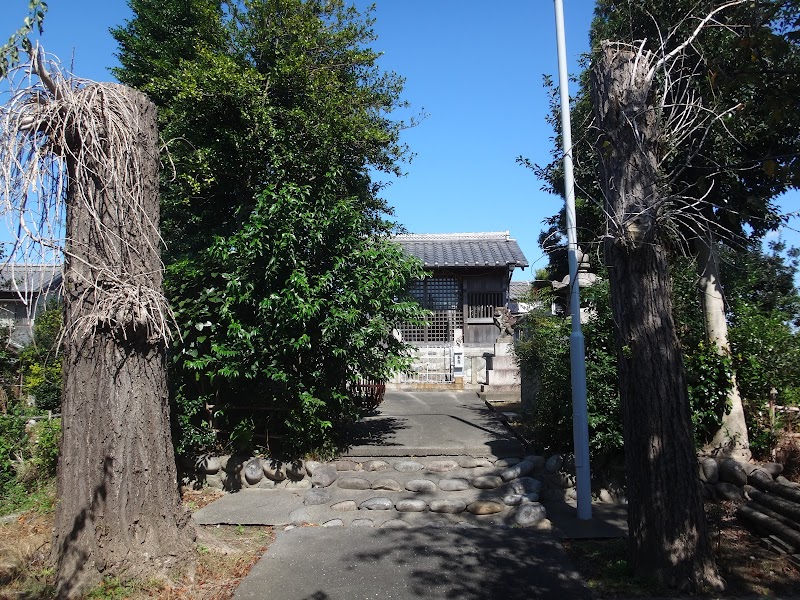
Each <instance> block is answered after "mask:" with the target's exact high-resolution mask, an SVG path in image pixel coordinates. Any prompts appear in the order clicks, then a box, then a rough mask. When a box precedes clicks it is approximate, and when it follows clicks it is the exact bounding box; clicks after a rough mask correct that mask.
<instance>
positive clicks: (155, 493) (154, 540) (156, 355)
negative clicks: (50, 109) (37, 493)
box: [53, 85, 193, 598]
mask: <svg viewBox="0 0 800 600" xmlns="http://www.w3.org/2000/svg"><path fill="white" fill-rule="evenodd" d="M91 92H92V94H89V93H88V92H87V93H86V97H87V98H89V97H90V96H91V102H92V103H94V104H93V105H92V107H91V108H92V110H91V112H92V114H93V115H94V116H96V117H97V118H96V119H84V120H83V121H81V122H76V123H75V128H74V130H73V134H72V136H71V139H70V148H69V152H68V159H67V162H68V169H69V189H68V198H67V245H66V264H65V277H64V302H65V306H64V315H65V326H66V328H67V339H66V344H65V346H66V348H65V354H64V396H63V406H62V422H63V439H62V442H61V458H60V461H59V466H58V497H59V502H58V505H57V508H56V523H55V532H54V543H53V549H54V553H55V558H56V561H57V566H58V583H57V585H58V592H59V597H61V598H72V597H78V596H79V595H80V594H81V592H82V591H84V590H85V589H86V587H87V586H88V585H91V584H92V583H93V582H95V581H97V580H98V579H99V578H100V577H101V576H103V575H114V576H121V577H135V576H141V577H147V578H151V577H154V576H159V575H163V574H166V571H167V570H169V569H171V568H173V567H181V566H183V565H185V563H186V561H187V559H188V557H189V551H190V550H191V548H192V539H193V530H192V528H191V526H190V525H189V522H188V516H187V515H186V514H185V512H184V511H183V509H182V508H181V505H180V498H179V493H178V487H177V473H176V467H175V457H174V450H173V447H172V443H171V437H170V420H169V405H168V395H167V386H166V369H165V367H166V365H165V342H164V339H163V338H159V336H158V335H155V334H154V331H153V330H152V328H150V327H148V326H147V325H146V321H147V319H146V314H145V313H144V312H143V311H144V310H146V308H143V304H142V298H143V297H144V295H145V291H146V290H155V291H156V292H160V290H161V278H162V267H161V262H160V256H159V250H158V249H159V239H158V232H157V228H158V214H159V199H158V167H159V163H158V151H157V141H158V138H157V131H156V120H155V118H156V113H155V107H154V105H153V104H152V103H151V102H150V101H149V100H148V99H147V97H146V96H144V95H143V94H141V93H139V92H136V91H134V90H131V89H129V88H124V87H122V86H111V85H101V86H99V87H98V88H94V89H92V90H91ZM120 103H122V105H124V106H127V107H128V110H129V111H130V115H129V117H130V118H127V117H126V118H127V125H128V126H129V127H130V130H131V131H130V134H131V140H130V141H131V143H130V146H129V149H128V150H127V151H123V152H122V155H121V156H116V158H112V157H113V154H112V156H110V157H109V158H108V159H107V160H97V157H96V156H95V155H93V154H92V153H89V152H86V151H85V150H86V147H87V146H88V145H89V144H90V142H89V141H88V139H87V138H88V137H89V136H94V138H93V142H92V143H94V142H97V140H98V139H101V140H102V141H101V144H114V143H115V142H114V140H113V139H107V138H110V137H111V136H110V135H107V132H108V128H109V120H110V119H114V118H119V117H120V116H123V117H124V116H125V115H124V114H123V115H120V114H118V113H119V111H118V110H117V109H118V108H119V106H120ZM87 123H88V124H89V125H88V127H87ZM91 127H93V128H94V131H93V132H91V131H90V129H89V128H91ZM131 186H133V187H134V188H135V187H136V186H140V187H139V188H138V191H137V193H135V194H131ZM131 198H133V199H135V201H133V202H131V201H130V200H131ZM124 284H130V285H132V286H133V287H132V288H131V287H125V285H124ZM131 290H133V292H132V291H131ZM137 290H138V292H137ZM137 296H138V297H137ZM109 306H111V308H110V309H109ZM150 308H152V307H150Z"/></svg>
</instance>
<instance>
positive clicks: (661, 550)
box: [592, 45, 722, 590]
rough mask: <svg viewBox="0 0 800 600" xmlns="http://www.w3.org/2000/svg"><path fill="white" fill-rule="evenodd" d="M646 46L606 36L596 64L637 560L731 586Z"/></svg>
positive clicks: (684, 581) (687, 584) (648, 571)
mask: <svg viewBox="0 0 800 600" xmlns="http://www.w3.org/2000/svg"><path fill="white" fill-rule="evenodd" d="M649 67H650V62H649V60H648V56H647V55H643V56H639V57H637V56H636V55H635V54H634V53H632V52H630V51H627V50H622V49H620V48H617V47H614V46H611V45H605V46H604V48H603V53H602V55H601V57H600V58H599V60H598V61H597V63H596V66H595V68H594V70H593V71H592V77H593V82H592V83H593V94H594V106H595V114H596V118H597V123H598V126H599V127H600V129H601V131H602V132H603V136H602V138H601V139H600V140H599V141H598V151H599V152H600V154H601V170H600V172H601V177H602V182H601V183H602V186H603V191H604V193H605V200H606V211H607V214H608V234H609V235H608V237H607V238H606V242H605V253H606V264H607V266H608V271H609V278H610V282H611V298H612V309H613V314H614V320H615V323H616V328H617V330H616V335H617V346H618V365H619V388H620V396H621V401H622V412H623V436H624V441H625V469H626V482H627V491H628V501H629V505H628V525H629V529H630V540H631V553H630V561H631V565H632V567H633V569H634V571H635V572H636V573H638V574H640V575H644V576H648V577H655V578H656V579H658V580H660V581H661V582H663V583H666V584H668V585H673V586H676V587H680V588H690V589H695V590H697V589H704V588H709V587H712V588H721V587H722V582H721V580H720V578H719V576H718V574H717V571H716V567H715V565H714V560H713V556H712V553H711V548H710V545H709V541H708V536H707V534H706V523H705V514H704V511H703V503H702V499H701V492H700V482H699V480H698V478H697V474H696V473H697V459H696V457H695V454H694V445H693V440H692V431H691V427H692V425H691V419H690V415H689V401H688V396H687V389H686V380H685V376H684V370H683V361H682V357H681V353H680V348H679V345H678V338H677V334H676V331H675V324H674V322H673V319H672V301H671V295H670V291H671V283H670V278H669V272H668V264H667V259H666V254H665V251H664V250H663V248H662V247H661V246H660V244H659V242H658V236H657V233H658V232H657V228H658V218H659V216H660V215H659V213H658V208H659V199H660V198H659V190H658V186H657V181H658V163H657V157H656V152H657V148H658V143H659V123H658V120H657V116H656V114H655V111H654V110H653V107H652V101H653V93H652V91H651V82H650V81H649V80H648V79H647V76H646V73H647V70H648V69H649Z"/></svg>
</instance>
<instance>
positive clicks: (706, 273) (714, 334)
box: [696, 239, 751, 460]
mask: <svg viewBox="0 0 800 600" xmlns="http://www.w3.org/2000/svg"><path fill="white" fill-rule="evenodd" d="M696 247H697V250H698V254H697V272H698V274H699V275H700V282H699V286H700V297H701V299H702V301H703V319H704V321H705V325H706V338H707V339H708V341H709V342H710V343H712V344H714V345H715V346H716V348H717V351H718V352H719V354H721V355H728V356H730V353H731V346H730V342H729V341H728V321H727V320H726V318H725V299H724V298H723V295H722V286H721V285H720V280H719V263H718V260H717V252H716V249H715V247H714V244H713V243H712V242H711V241H710V240H706V239H698V240H697V242H696ZM728 404H729V406H728V410H727V411H726V412H725V414H724V415H723V416H722V424H721V425H720V428H719V431H717V433H716V434H714V438H713V439H712V440H711V443H710V444H708V446H707V447H706V450H708V451H713V452H722V454H724V455H725V456H732V457H734V458H738V459H744V460H750V457H751V454H750V440H749V438H748V435H747V423H746V421H745V418H744V407H743V406H742V397H741V396H740V395H739V386H738V385H737V383H736V374H735V373H733V374H732V375H731V389H730V391H729V392H728Z"/></svg>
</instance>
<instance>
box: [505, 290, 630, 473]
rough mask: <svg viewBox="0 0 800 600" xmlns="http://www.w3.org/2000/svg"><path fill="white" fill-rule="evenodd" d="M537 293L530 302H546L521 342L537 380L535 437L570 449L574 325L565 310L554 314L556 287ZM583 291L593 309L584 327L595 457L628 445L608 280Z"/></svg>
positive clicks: (524, 363) (524, 364)
mask: <svg viewBox="0 0 800 600" xmlns="http://www.w3.org/2000/svg"><path fill="white" fill-rule="evenodd" d="M533 294H534V295H533V297H532V298H531V299H530V302H531V303H532V304H534V305H536V306H540V307H541V308H539V309H535V310H534V311H532V312H531V313H529V314H528V316H527V317H526V318H525V320H524V321H523V325H522V327H523V331H524V333H523V338H522V341H521V342H519V343H518V344H517V345H516V346H515V354H516V356H517V360H518V363H519V365H520V367H521V369H522V370H523V371H524V372H526V373H528V374H530V375H533V377H534V378H535V380H536V383H537V390H538V392H537V395H536V400H535V404H534V408H533V414H530V415H528V418H529V420H530V422H531V424H532V426H533V428H534V443H535V444H536V445H537V446H540V447H542V448H547V449H551V450H560V451H565V450H568V449H569V448H570V447H571V444H572V391H571V390H572V388H571V383H570V357H569V335H570V331H571V326H570V323H569V321H567V320H565V319H564V318H563V317H562V316H557V315H556V316H553V315H550V314H549V310H548V309H549V307H550V301H551V298H552V295H551V294H552V292H551V291H550V290H539V291H535V292H533ZM582 294H583V297H582V301H583V304H584V306H585V307H586V308H588V309H589V311H590V313H591V317H590V318H589V320H588V321H587V322H586V323H585V324H584V327H583V332H584V337H585V340H586V387H587V404H588V412H589V450H590V452H591V454H592V457H593V458H600V457H608V456H612V455H614V454H618V453H619V452H620V451H621V450H622V422H621V418H620V417H621V415H620V407H619V391H618V389H617V375H616V352H615V346H614V340H613V335H614V333H613V328H612V319H611V308H610V303H609V285H608V282H607V281H604V282H601V283H599V284H597V285H595V286H592V287H590V288H587V289H585V290H582Z"/></svg>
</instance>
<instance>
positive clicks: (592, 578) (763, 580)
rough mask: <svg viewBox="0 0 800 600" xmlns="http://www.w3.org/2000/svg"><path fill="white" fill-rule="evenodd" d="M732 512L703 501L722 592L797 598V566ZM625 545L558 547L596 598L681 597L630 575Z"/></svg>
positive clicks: (568, 543)
mask: <svg viewBox="0 0 800 600" xmlns="http://www.w3.org/2000/svg"><path fill="white" fill-rule="evenodd" d="M734 511H735V506H734V505H733V504H732V503H716V504H707V505H706V515H707V519H708V525H709V530H710V531H711V536H712V544H713V548H714V553H715V558H716V562H717V567H718V568H719V571H720V574H721V575H722V578H723V579H724V580H725V584H726V589H725V592H724V596H725V597H726V598H728V597H765V598H772V597H780V598H792V597H800V567H799V566H798V565H796V564H794V563H793V562H792V561H791V560H790V558H789V557H788V556H785V555H784V556H781V555H779V554H776V553H775V552H773V551H771V550H768V549H766V548H764V547H762V545H761V538H760V537H759V536H757V535H756V534H755V533H753V532H752V531H751V530H749V529H748V528H746V527H744V526H743V525H742V524H741V523H740V522H739V521H738V520H737V519H736V517H735V516H734ZM627 544H628V541H627V539H615V540H570V541H566V542H565V543H564V546H565V548H566V549H567V553H568V554H569V555H570V557H571V558H572V560H573V562H574V563H575V565H576V567H577V568H578V571H579V572H580V573H581V575H582V576H583V578H584V580H585V581H587V583H588V584H589V586H590V587H591V588H592V590H593V591H594V592H595V594H596V597H597V598H635V597H638V598H641V597H653V596H661V597H664V596H667V597H670V598H680V597H682V596H681V594H678V593H676V592H675V591H674V590H666V589H658V588H654V587H653V585H652V583H651V582H645V581H638V580H636V579H635V578H634V577H632V576H631V574H630V573H629V571H628V564H627V560H626V557H627V552H628V546H627ZM687 597H688V596H687ZM694 597H697V596H694Z"/></svg>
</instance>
